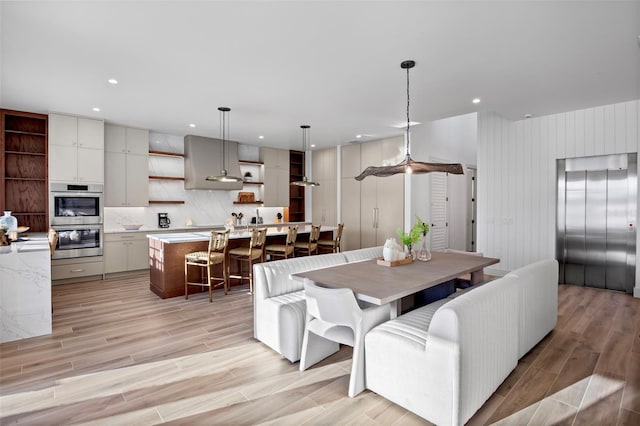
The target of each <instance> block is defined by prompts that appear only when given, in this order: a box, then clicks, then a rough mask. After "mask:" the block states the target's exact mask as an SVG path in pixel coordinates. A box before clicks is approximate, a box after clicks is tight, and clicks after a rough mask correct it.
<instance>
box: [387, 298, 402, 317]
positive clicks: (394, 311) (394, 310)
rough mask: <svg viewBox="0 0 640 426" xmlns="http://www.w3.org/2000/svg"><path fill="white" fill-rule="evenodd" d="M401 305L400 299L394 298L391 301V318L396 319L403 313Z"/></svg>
mask: <svg viewBox="0 0 640 426" xmlns="http://www.w3.org/2000/svg"><path fill="white" fill-rule="evenodd" d="M400 305H401V304H400V301H399V300H394V301H393V302H391V303H389V319H395V318H397V317H398V315H400V314H401V313H402V312H400V309H401V306H400Z"/></svg>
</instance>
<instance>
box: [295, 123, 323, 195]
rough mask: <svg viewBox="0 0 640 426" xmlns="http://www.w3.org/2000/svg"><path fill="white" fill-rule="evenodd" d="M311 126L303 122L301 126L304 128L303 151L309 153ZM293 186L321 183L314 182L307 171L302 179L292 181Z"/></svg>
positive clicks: (317, 184)
mask: <svg viewBox="0 0 640 426" xmlns="http://www.w3.org/2000/svg"><path fill="white" fill-rule="evenodd" d="M310 127H311V126H309V125H308V124H303V125H302V126H300V128H301V129H302V151H303V152H304V153H305V155H306V153H307V139H308V137H309V135H308V133H309V128H310ZM290 185H292V186H320V184H319V183H318V182H314V181H312V180H309V179H307V175H306V173H305V175H304V176H303V177H302V180H298V181H295V182H291V184H290Z"/></svg>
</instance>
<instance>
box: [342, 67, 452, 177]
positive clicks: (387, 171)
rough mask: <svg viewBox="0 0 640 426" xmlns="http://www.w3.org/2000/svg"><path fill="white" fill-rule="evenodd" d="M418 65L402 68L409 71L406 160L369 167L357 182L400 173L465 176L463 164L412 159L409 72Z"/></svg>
mask: <svg viewBox="0 0 640 426" xmlns="http://www.w3.org/2000/svg"><path fill="white" fill-rule="evenodd" d="M415 65H416V63H415V61H403V62H402V63H401V64H400V68H402V69H405V70H407V134H406V137H405V144H406V146H405V157H404V160H403V161H402V162H400V163H398V164H396V165H395V166H379V167H378V166H369V167H367V168H366V169H364V171H363V172H362V173H360V174H359V175H358V176H356V177H355V179H356V180H359V181H360V180H362V179H364V178H366V177H367V176H378V177H387V176H392V175H395V174H398V173H407V174H409V173H414V174H421V173H431V172H446V173H451V174H455V175H461V174H463V171H462V164H460V163H423V162H421V161H414V160H413V159H411V154H410V151H409V147H410V142H409V123H410V120H409V70H410V69H411V68H413V67H414V66H415Z"/></svg>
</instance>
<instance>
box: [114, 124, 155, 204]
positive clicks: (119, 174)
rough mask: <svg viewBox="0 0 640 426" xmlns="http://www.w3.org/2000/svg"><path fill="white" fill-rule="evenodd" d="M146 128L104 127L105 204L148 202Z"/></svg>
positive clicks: (147, 133)
mask: <svg viewBox="0 0 640 426" xmlns="http://www.w3.org/2000/svg"><path fill="white" fill-rule="evenodd" d="M148 141H149V131H148V130H144V129H134V128H129V127H122V126H116V125H113V124H107V125H106V126H105V188H104V192H105V206H107V207H145V206H148V205H149V183H148V179H149V151H148V150H149V142H148Z"/></svg>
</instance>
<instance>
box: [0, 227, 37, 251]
mask: <svg viewBox="0 0 640 426" xmlns="http://www.w3.org/2000/svg"><path fill="white" fill-rule="evenodd" d="M39 251H49V240H48V238H47V234H46V233H40V232H36V233H30V234H29V235H28V236H26V237H21V238H19V239H18V241H14V242H12V243H11V245H9V246H1V247H0V254H20V253H29V252H39Z"/></svg>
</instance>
